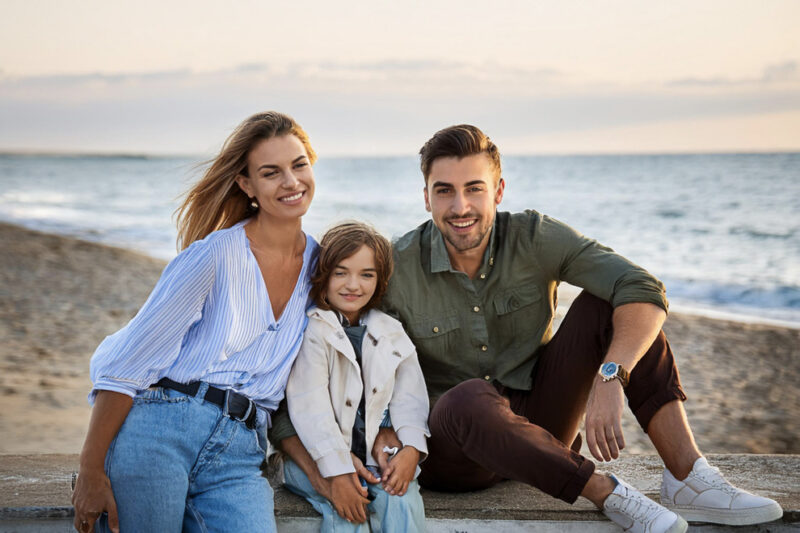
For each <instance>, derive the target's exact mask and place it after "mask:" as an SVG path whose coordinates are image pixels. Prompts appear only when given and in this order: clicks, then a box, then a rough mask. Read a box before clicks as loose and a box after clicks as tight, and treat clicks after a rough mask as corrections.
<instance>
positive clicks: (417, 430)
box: [381, 336, 430, 496]
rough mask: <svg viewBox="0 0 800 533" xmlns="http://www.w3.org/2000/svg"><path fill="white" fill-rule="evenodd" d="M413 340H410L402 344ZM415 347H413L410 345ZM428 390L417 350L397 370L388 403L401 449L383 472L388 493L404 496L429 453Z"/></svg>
mask: <svg viewBox="0 0 800 533" xmlns="http://www.w3.org/2000/svg"><path fill="white" fill-rule="evenodd" d="M403 341H405V342H408V343H409V344H411V341H410V340H409V339H408V337H406V336H404V339H403V340H401V341H399V342H403ZM411 346H413V345H411ZM428 411H429V405H428V391H427V387H426V386H425V378H424V377H423V375H422V369H421V368H420V366H419V361H418V359H417V353H416V351H413V353H411V355H409V356H408V357H406V358H405V359H404V360H403V361H402V362H401V363H400V365H398V367H397V370H396V371H395V386H394V392H393V394H392V399H391V400H390V401H389V413H390V415H391V417H392V424H393V425H394V428H395V430H396V432H397V438H398V439H399V440H400V442H402V446H403V447H402V449H401V450H400V451H399V452H398V453H397V454H396V455H395V456H394V457H393V458H392V459H391V460H390V461H389V466H388V468H386V469H385V470H382V471H381V477H382V478H383V487H384V490H386V491H387V492H388V493H389V494H392V495H394V494H397V495H400V496H402V495H403V494H405V492H406V490H407V489H408V484H409V483H410V482H411V480H413V479H414V474H415V473H416V469H417V465H418V464H419V462H420V460H421V459H424V457H425V456H426V455H427V454H428V445H427V442H426V438H427V437H429V436H430V431H429V430H428Z"/></svg>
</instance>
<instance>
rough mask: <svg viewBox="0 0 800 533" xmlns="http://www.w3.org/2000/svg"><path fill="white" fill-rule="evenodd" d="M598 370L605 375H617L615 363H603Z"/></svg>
mask: <svg viewBox="0 0 800 533" xmlns="http://www.w3.org/2000/svg"><path fill="white" fill-rule="evenodd" d="M600 372H601V373H602V374H603V376H605V377H609V378H610V377H613V376H616V375H617V363H610V362H609V363H604V364H603V366H602V367H601V368H600Z"/></svg>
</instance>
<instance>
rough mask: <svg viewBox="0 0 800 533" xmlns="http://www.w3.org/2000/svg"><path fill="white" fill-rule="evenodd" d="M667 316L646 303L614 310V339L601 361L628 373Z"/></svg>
mask: <svg viewBox="0 0 800 533" xmlns="http://www.w3.org/2000/svg"><path fill="white" fill-rule="evenodd" d="M666 318H667V313H665V312H664V310H663V309H661V308H660V307H659V306H657V305H654V304H650V303H629V304H624V305H620V306H619V307H617V308H616V309H614V315H613V318H612V324H613V327H614V335H613V337H612V339H611V344H610V345H609V347H608V353H607V354H606V357H605V361H613V362H615V363H618V364H621V365H622V366H623V367H625V369H627V370H628V372H630V371H632V370H633V368H634V367H635V366H636V363H638V362H639V359H641V358H642V356H643V355H644V354H645V352H646V351H647V350H648V349H649V348H650V346H651V345H652V344H653V341H654V340H655V339H656V337H657V336H658V332H659V331H661V326H663V325H664V320H665V319H666Z"/></svg>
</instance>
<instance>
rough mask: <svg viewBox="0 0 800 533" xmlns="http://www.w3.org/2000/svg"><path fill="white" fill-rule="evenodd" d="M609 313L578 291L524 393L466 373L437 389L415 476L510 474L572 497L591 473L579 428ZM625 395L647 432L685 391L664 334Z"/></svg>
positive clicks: (476, 479) (471, 486)
mask: <svg viewBox="0 0 800 533" xmlns="http://www.w3.org/2000/svg"><path fill="white" fill-rule="evenodd" d="M612 313H613V309H612V308H611V306H610V305H609V304H608V303H607V302H605V301H604V300H601V299H600V298H597V297H595V296H592V295H591V294H589V293H587V292H583V293H581V294H580V296H578V298H576V299H575V301H574V302H573V303H572V306H571V307H570V310H569V312H568V313H567V316H566V317H565V318H564V321H563V322H562V324H561V326H560V328H559V329H558V331H557V332H556V335H555V336H554V337H553V339H552V340H551V341H550V342H549V343H547V345H545V346H544V347H542V348H541V349H540V351H539V354H538V355H539V358H538V361H537V363H536V366H535V367H534V370H533V376H532V378H533V387H532V389H531V390H529V391H528V390H514V389H509V388H507V387H504V386H502V385H499V384H491V383H489V382H487V381H484V380H481V379H471V380H469V381H465V382H463V383H460V384H459V385H457V386H455V387H453V388H452V389H450V390H449V391H447V392H446V393H445V394H444V395H442V397H441V398H439V400H438V401H437V402H436V404H435V405H434V406H433V409H432V410H431V415H430V430H431V438H430V439H428V451H429V454H428V459H427V460H426V461H424V462H423V463H422V464H421V465H420V466H421V467H422V473H421V474H420V476H419V482H420V484H421V485H422V486H423V487H427V488H431V489H434V490H441V491H468V490H477V489H482V488H486V487H489V486H492V485H494V484H495V483H497V482H499V481H501V480H503V479H514V480H517V481H522V482H525V483H528V484H530V485H532V486H534V487H536V488H538V489H540V490H542V491H543V492H545V493H547V494H550V495H551V496H554V497H556V498H560V499H562V500H564V501H566V502H568V503H572V502H574V501H575V500H576V499H577V497H578V496H579V495H580V493H581V492H582V491H583V488H584V486H585V485H586V482H587V481H588V480H589V477H590V476H591V475H592V473H593V472H594V463H592V461H590V460H588V459H586V458H584V457H583V456H581V455H580V454H579V453H578V452H577V450H578V449H580V439H579V435H578V430H579V427H580V423H581V420H582V418H583V415H584V413H585V411H586V402H587V400H588V398H589V391H590V390H591V388H592V382H593V380H594V378H595V376H596V375H597V371H598V369H599V368H600V364H601V363H602V361H603V358H604V357H605V354H606V351H607V350H608V346H609V344H610V342H611V335H612V333H613V331H612V327H611V326H612V325H611V316H612ZM625 395H626V396H627V398H628V405H629V407H630V409H631V410H632V411H633V413H634V415H635V416H636V418H637V420H638V422H639V424H640V425H641V426H642V428H643V429H644V430H645V431H647V426H648V424H649V423H650V419H651V418H652V417H653V415H654V414H655V413H656V411H658V410H659V409H660V408H661V407H662V406H663V405H664V404H666V403H668V402H671V401H674V400H685V399H686V395H685V394H684V393H683V390H682V389H681V385H680V378H679V376H678V369H677V367H676V366H675V360H674V357H673V355H672V350H671V349H670V347H669V344H668V342H667V339H666V337H665V336H664V333H663V332H660V333H659V334H658V337H657V338H656V340H655V342H653V344H652V346H651V347H650V348H649V350H648V351H647V352H646V353H645V355H644V356H643V357H642V359H641V360H640V361H639V362H638V364H637V365H636V367H635V368H634V369H633V372H632V373H631V376H630V384H629V385H628V387H627V388H626V389H625ZM571 445H572V446H571ZM573 448H575V449H573Z"/></svg>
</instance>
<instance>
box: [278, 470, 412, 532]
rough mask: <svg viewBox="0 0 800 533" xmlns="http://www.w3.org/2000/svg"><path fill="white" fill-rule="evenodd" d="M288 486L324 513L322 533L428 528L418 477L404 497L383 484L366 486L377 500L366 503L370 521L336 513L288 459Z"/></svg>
mask: <svg viewBox="0 0 800 533" xmlns="http://www.w3.org/2000/svg"><path fill="white" fill-rule="evenodd" d="M283 475H284V478H285V484H286V488H287V489H289V490H291V491H292V492H294V493H296V494H299V495H300V496H303V497H304V498H305V499H306V500H308V501H309V503H311V505H313V506H314V509H316V510H317V512H318V513H320V514H321V515H322V527H321V528H320V531H321V532H322V533H334V532H335V533H343V532H347V533H350V532H357V533H368V532H369V531H370V527H371V528H372V529H371V530H372V532H373V533H406V532H408V533H415V532H424V531H425V506H424V505H423V503H422V496H420V494H419V485H418V484H417V480H416V479H415V480H414V481H412V482H411V483H410V484H409V485H408V490H407V491H406V493H405V494H404V495H403V496H392V495H391V494H389V493H387V492H385V491H384V490H383V487H381V485H380V484H376V485H367V490H368V491H369V493H370V495H371V496H373V497H374V500H373V501H372V502H371V503H370V504H369V505H368V506H367V510H368V511H369V515H370V516H369V520H368V521H367V522H365V523H363V524H351V523H350V522H348V521H347V520H345V519H344V518H342V517H341V516H339V514H338V513H337V512H336V509H334V508H333V505H331V503H330V502H329V501H328V500H326V499H325V498H323V497H322V496H320V495H319V493H317V491H315V490H314V488H313V487H312V486H311V482H310V481H309V480H308V477H306V475H305V473H304V472H303V470H302V469H301V468H300V467H299V466H297V464H295V463H294V462H293V461H291V460H289V459H286V460H285V463H284V465H283Z"/></svg>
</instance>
